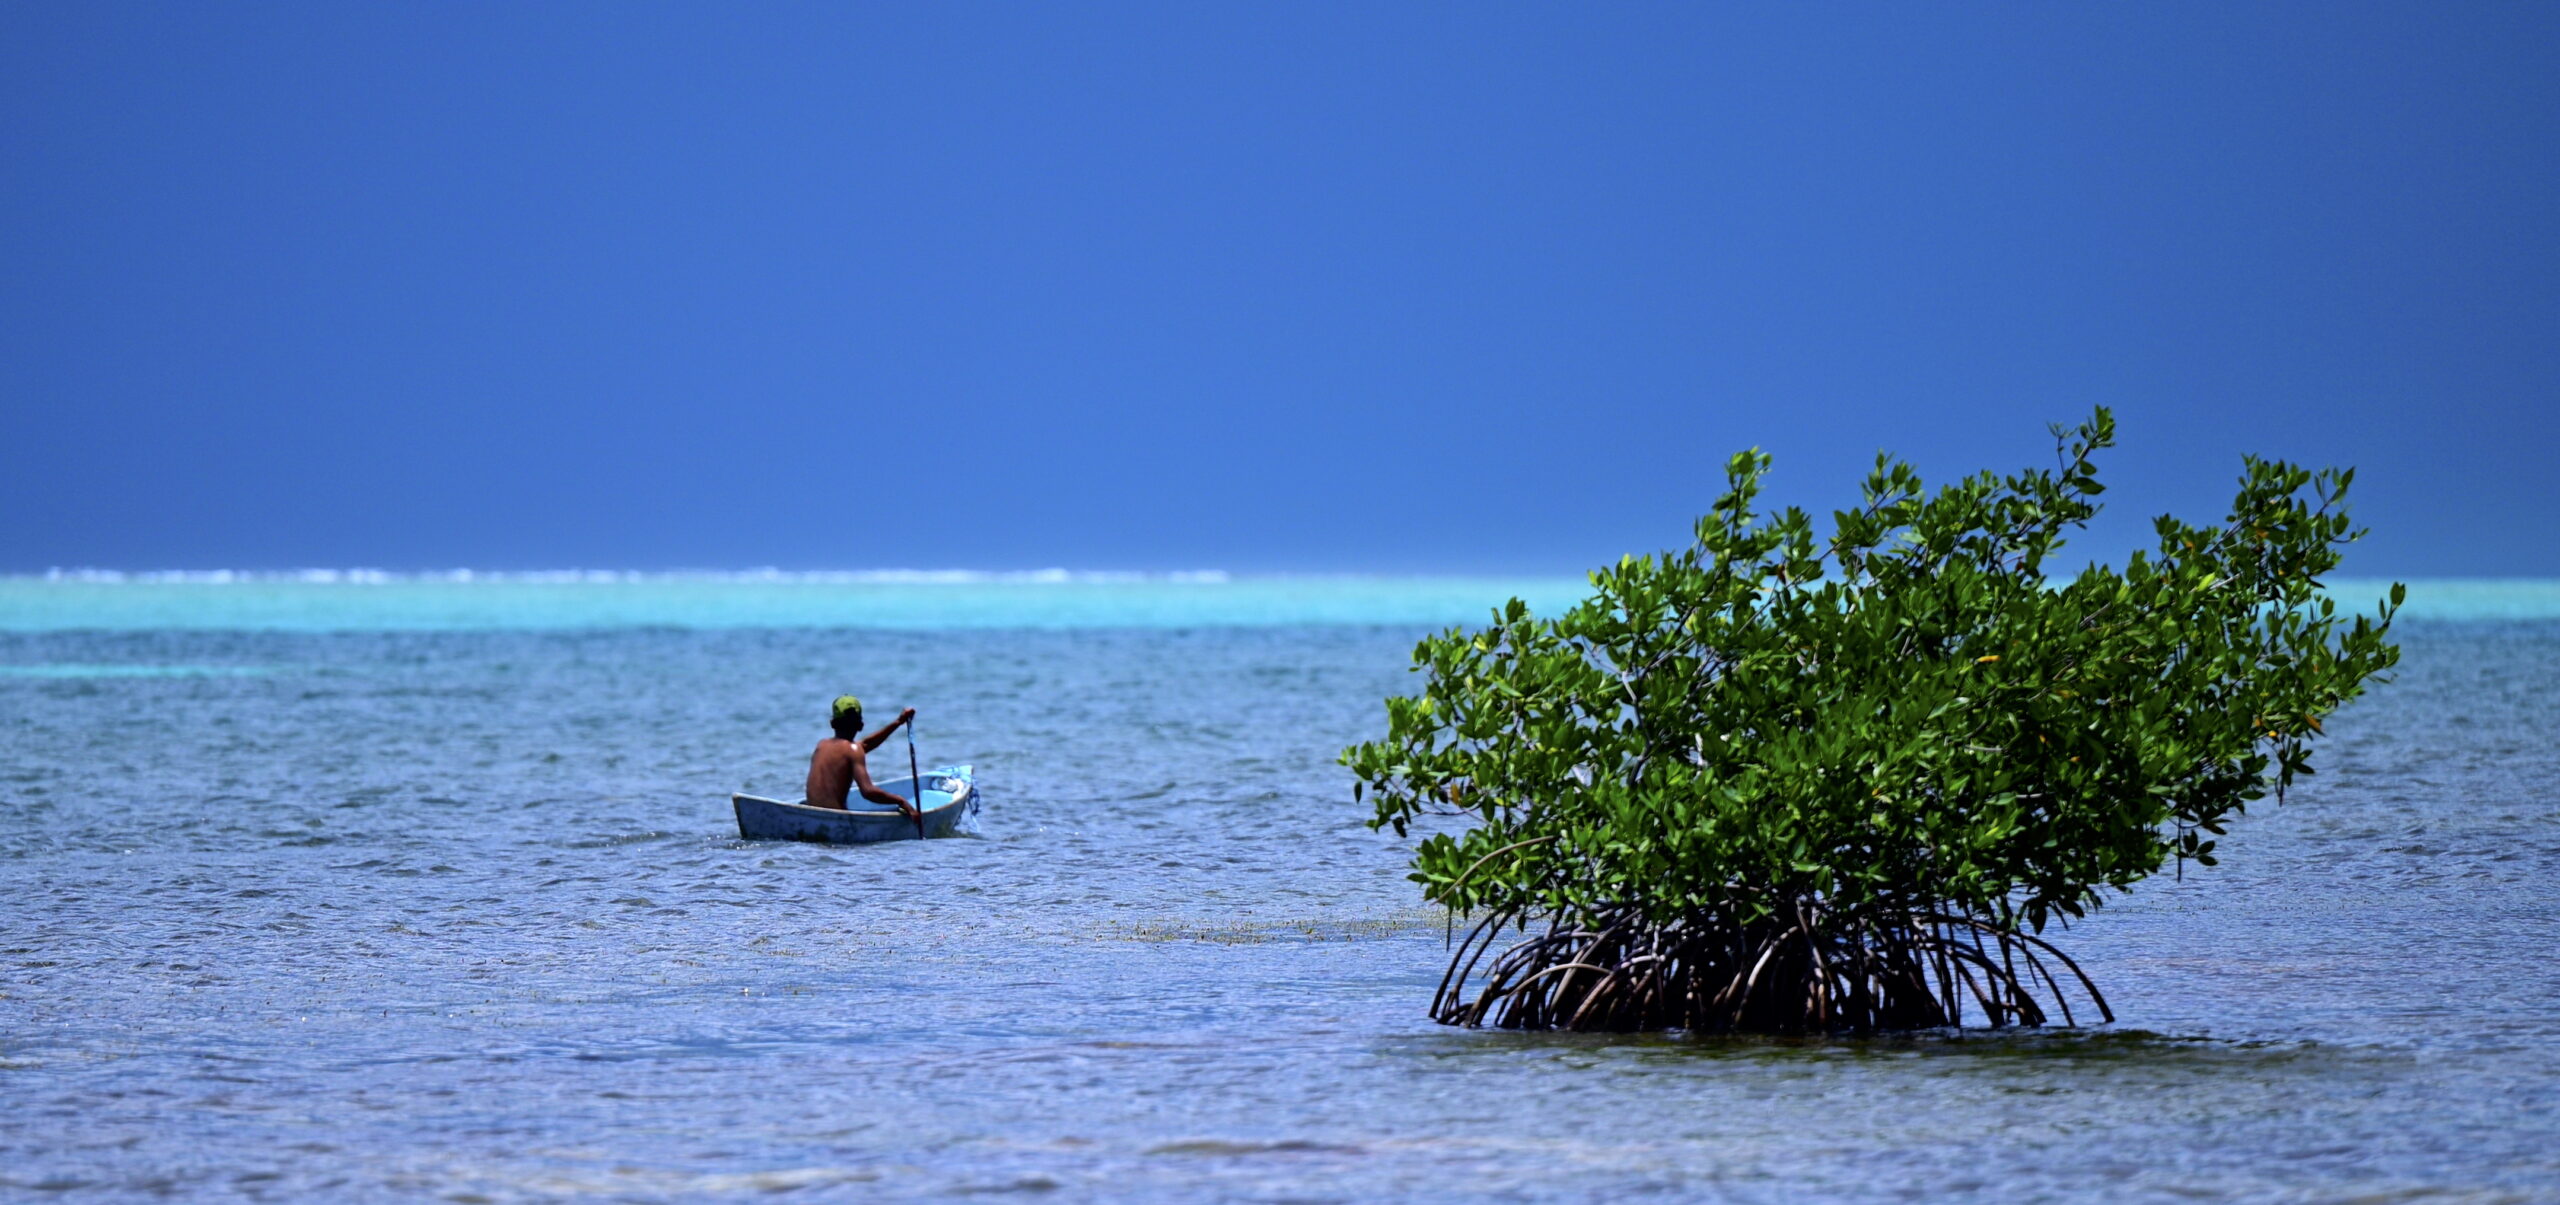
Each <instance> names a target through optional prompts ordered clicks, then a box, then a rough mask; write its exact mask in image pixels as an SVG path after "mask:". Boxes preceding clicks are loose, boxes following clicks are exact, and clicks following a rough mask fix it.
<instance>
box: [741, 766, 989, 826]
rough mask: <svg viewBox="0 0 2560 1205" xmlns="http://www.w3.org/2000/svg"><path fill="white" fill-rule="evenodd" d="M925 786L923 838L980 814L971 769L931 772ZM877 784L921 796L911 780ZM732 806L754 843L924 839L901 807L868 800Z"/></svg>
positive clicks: (753, 799) (748, 800)
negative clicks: (838, 805)
mask: <svg viewBox="0 0 2560 1205" xmlns="http://www.w3.org/2000/svg"><path fill="white" fill-rule="evenodd" d="M924 783H925V789H924V791H923V794H922V798H923V800H924V804H925V808H924V832H923V833H922V834H921V835H922V836H926V837H949V836H954V835H956V834H957V833H958V832H959V831H960V818H961V817H962V816H964V815H967V814H968V813H970V812H973V811H975V810H977V806H978V790H977V784H976V783H975V782H974V781H972V780H971V777H970V770H969V767H967V766H954V767H950V768H947V769H942V770H933V771H928V772H927V773H926V774H925V776H924ZM878 785H879V787H880V789H882V790H884V791H888V792H890V793H892V794H896V795H903V796H905V797H907V798H909V799H915V798H918V794H917V792H916V790H915V785H916V782H915V780H914V779H912V778H893V779H887V780H882V781H879V783H878ZM729 806H730V807H731V809H733V810H734V811H736V812H737V814H738V835H739V836H740V837H743V838H746V839H747V840H749V841H815V842H819V843H821V844H825V845H869V844H872V843H873V842H878V841H913V840H915V839H916V838H917V837H918V835H919V834H918V833H917V832H916V822H915V821H913V820H910V819H908V818H906V817H905V816H903V815H900V814H899V813H898V810H897V809H896V808H888V807H882V806H880V805H879V804H876V803H872V802H870V801H869V800H865V799H858V798H857V799H854V800H852V801H850V806H848V807H845V808H821V807H811V806H809V805H808V804H806V803H802V802H799V801H797V800H781V799H766V798H763V797H762V796H757V795H732V796H730V797H729Z"/></svg>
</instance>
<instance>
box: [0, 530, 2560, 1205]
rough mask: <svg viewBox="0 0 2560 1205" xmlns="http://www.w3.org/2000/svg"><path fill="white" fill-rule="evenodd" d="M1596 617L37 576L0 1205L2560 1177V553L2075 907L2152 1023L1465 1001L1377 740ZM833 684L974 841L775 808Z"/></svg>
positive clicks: (2293, 1184) (0, 888)
mask: <svg viewBox="0 0 2560 1205" xmlns="http://www.w3.org/2000/svg"><path fill="white" fill-rule="evenodd" d="M1574 592H1575V591H1574V584H1573V583H1570V582H1565V583H1508V582H1468V581H1446V580H1440V581H1396V580H1379V579H1367V580H1361V579H1343V580H1323V579H1294V580H1293V579H1275V580H1269V581H1260V580H1249V579H1239V580H1233V581H1229V580H1224V579H1221V578H1218V577H1216V576H1215V575H1203V576H1198V577H1188V578H1164V579H1126V580H1123V579H1093V578H1081V577H1074V576H1071V575H1066V576H1057V577H1046V576H1033V577H1026V578H983V579H982V578H959V577H955V578H949V579H944V578H933V577H915V578H903V577H887V578H883V577H871V576H863V575H849V576H843V577H835V578H829V577H810V576H797V577H794V576H785V575H773V576H768V577H757V576H754V575H732V576H724V577H694V578H688V577H674V578H638V577H629V576H621V575H556V576H533V577H519V578H508V579H499V580H494V581H493V580H488V579H487V578H485V576H484V577H478V578H475V577H471V576H469V575H452V576H449V577H442V578H434V579H412V578H390V577H386V576H384V575H361V574H359V575H336V574H332V575H307V576H305V577H302V578H286V579H273V578H250V577H234V576H232V575H194V576H177V577H164V578H117V577H115V576H113V575H76V576H70V577H60V578H55V579H50V580H49V579H41V578H36V579H27V578H21V579H8V580H5V581H0V1198H6V1199H10V1200H64V1201H86V1200H152V1199H185V1200H219V1199H244V1200H332V1201H367V1200H397V1201H455V1202H488V1201H551V1200H604V1201H654V1200H694V1199H704V1198H716V1197H742V1198H743V1197H763V1196H766V1195H769V1194H776V1193H781V1194H787V1198H786V1199H792V1200H874V1199H898V1198H913V1197H952V1196H961V1195H979V1194H984V1195H988V1196H992V1197H994V1198H995V1199H1010V1198H1014V1197H1020V1198H1025V1199H1037V1200H1048V1201H1084V1200H1113V1201H1124V1200H1135V1201H1150V1200H1164V1201H1193V1200H1209V1199H1227V1200H1247V1201H1368V1200H1377V1199H1448V1200H1531V1201H1544V1200H1564V1201H1597V1200H1612V1201H1614V1200H1624V1199H1630V1198H1645V1197H1651V1198H1657V1199H1664V1200H1684V1201H1685V1200H1730V1201H1746V1202H1763V1201H1765V1202H1798V1201H1825V1200H1840V1201H1873V1200H1898V1199H1910V1200H1931V1201H1940V1200H1957V1201H1962V1200H1982V1201H1993V1200H1996V1201H2003V1202H2012V1201H2037V1200H2091V1199H2104V1200H2127V1201H2178V1202H2196V1201H2206V1202H2222V1201H2233V1202H2237V1201H2305V1202H2310V1201H2323V1202H2325V1201H2373V1202H2389V1201H2431V1202H2432V1201H2453V1202H2506V1201H2514V1202H2525V1201H2553V1200H2560V900H2555V896H2554V891H2555V888H2560V748H2555V741H2560V585H2553V584H2549V583H2540V584H2536V583H2521V584H2519V583H2417V584H2415V585H2413V588H2412V600H2411V603H2410V609H2409V612H2408V618H2406V619H2405V620H2404V622H2403V623H2402V624H2401V626H2400V628H2399V633H2400V636H2401V639H2402V643H2403V644H2404V646H2405V648H2406V657H2405V661H2404V664H2403V666H2402V668H2401V670H2400V672H2399V674H2398V681H2396V682H2394V683H2392V684H2390V685H2388V686H2385V687H2382V688H2380V689H2379V690H2377V691H2376V693H2374V694H2373V695H2372V696H2371V697H2369V698H2367V699H2365V700H2363V701H2360V702H2358V703H2356V704H2354V705H2352V706H2350V707H2349V708H2348V709H2347V710H2346V711H2344V712H2342V713H2341V714H2340V715H2339V716H2338V717H2337V718H2336V719H2335V720H2334V721H2333V722H2332V723H2331V724H2330V734H2331V735H2330V739H2329V741H2328V743H2327V744H2326V745H2324V746H2322V747H2321V749H2320V752H2319V760H2318V765H2319V768H2320V773H2319V774H2318V776H2317V777H2316V778H2314V779H2312V780H2310V781H2309V782H2308V783H2306V784H2305V785H2304V786H2303V788H2302V789H2300V790H2298V791H2297V792H2296V793H2295V794H2294V796H2293V798H2292V799H2291V800H2290V801H2289V802H2286V803H2284V804H2282V805H2277V804H2276V803H2274V802H2273V801H2269V802H2267V803H2265V804H2263V805H2260V806H2259V807H2258V808H2256V809H2254V810H2253V811H2252V813H2251V814H2250V815H2249V816H2248V817H2246V818H2245V819H2244V820H2243V821H2242V822H2241V823H2240V824H2239V825H2238V826H2237V827H2236V828H2235V829H2234V830H2233V832H2232V834H2231V836H2230V837H2229V838H2228V839H2227V840H2226V841H2225V842H2224V845H2223V850H2222V852H2223V855H2224V857H2223V861H2222V864H2221V865H2220V866H2218V867H2215V868H2212V869H2198V868H2195V867H2190V868H2189V870H2188V873H2187V874H2186V875H2185V877H2184V879H2183V881H2179V880H2176V879H2173V878H2171V877H2167V876H2163V877H2161V878H2159V879H2157V880H2154V881H2151V882H2147V883H2144V884H2142V885H2141V886H2140V887H2139V888H2137V889H2136V890H2135V891H2134V892H2133V893H2132V894H2131V895H2129V896H2126V897H2124V898H2122V899H2120V900H2119V901H2117V902H2116V903H2114V904H2113V905H2111V906H2110V907H2108V908H2107V909H2105V910H2104V911H2102V912H2101V913H2100V914H2098V915H2096V916H2095V917H2093V918H2091V919H2090V920H2088V921H2087V922H2085V923H2082V924H2080V925H2079V926H2077V927H2076V928H2075V929H2074V930H2073V931H2071V932H2070V933H2068V934H2066V935H2062V936H2060V937H2059V938H2058V939H2057V940H2059V941H2061V942H2062V943H2063V945H2064V948H2065V949H2067V950H2068V951H2070V952H2071V953H2072V954H2074V955H2075V956H2076V957H2077V958H2079V959H2080V961H2081V962H2082V964H2083V965H2084V966H2085V967H2086V968H2087V969H2088V970H2089V971H2090V973H2091V974H2092V975H2093V976H2094V977H2095V978H2096V979H2097V981H2098V982H2099V984H2100V985H2101V986H2102V987H2103V988H2104V989H2105V990H2106V991H2107V992H2108V994H2109V996H2110V997H2111V1000H2112V1002H2113V1004H2114V1005H2115V1009H2116V1013H2117V1016H2118V1021H2117V1022H2116V1023H2115V1024H2113V1025H2109V1026H2103V1027H2097V1028H2089V1029H2080V1030H2057V1031H2045V1032H2036V1033H2026V1034H2016V1033H2010V1034H1990V1033H1984V1032H1980V1031H1972V1032H1965V1033H1961V1034H1929V1035H1921V1036H1914V1037H1900V1038H1891V1039H1878V1040H1871V1041H1765V1040H1712V1041H1701V1040H1690V1039H1683V1038H1678V1037H1661V1036H1657V1037H1643V1038H1600V1037H1560V1036H1534V1035H1519V1034H1509V1033H1484V1032H1466V1031H1459V1030H1452V1029H1447V1028H1443V1027H1441V1026H1438V1025H1435V1024H1433V1023H1432V1022H1430V1021H1429V1020H1428V1019H1427V1018H1426V1017H1425V1016H1424V1015H1423V1007H1424V1005H1425V1003H1426V1002H1427V1000H1428V998H1429V996H1430V994H1431V991H1432V987H1433V985H1434V984H1435V983H1436V982H1437V980H1438V978H1439V975H1440V972H1441V970H1442V960H1443V957H1444V946H1443V942H1444V938H1445V933H1444V929H1443V923H1442V918H1441V917H1440V916H1439V915H1437V914H1435V913H1433V912H1430V911H1428V910H1425V909H1423V908H1421V907H1419V906H1418V898H1417V896H1416V894H1415V889H1414V887H1413V885H1412V884H1410V883H1409V882H1407V881H1406V880H1405V878H1404V873H1405V868H1404V860H1405V855H1406V850H1405V848H1404V846H1403V845H1402V844H1401V843H1399V842H1398V841H1397V840H1396V839H1394V838H1393V837H1392V836H1391V835H1384V834H1379V833H1373V832H1371V831H1369V830H1368V829H1367V828H1366V827H1365V826H1364V825H1363V824H1362V823H1361V822H1362V820H1363V819H1364V818H1365V816H1366V810H1365V809H1364V808H1362V807H1360V806H1357V805H1355V804H1354V803H1353V802H1352V799H1351V783H1350V780H1349V779H1348V777H1347V776H1346V775H1345V773H1344V772H1343V771H1342V770H1341V769H1340V768H1339V767H1338V766H1336V765H1335V764H1334V756H1335V754H1336V752H1337V751H1338V750H1339V749H1340V748H1341V747H1342V746H1343V745H1344V744H1345V743H1347V742H1350V741H1353V740H1357V739H1362V738H1365V737H1367V736H1370V735H1373V734H1375V733H1376V732H1377V731H1378V730H1379V729H1380V727H1381V726H1382V722H1383V721H1382V712H1381V709H1380V706H1379V700H1380V699H1381V698H1382V697H1384V696H1385V695H1387V694H1390V693H1397V692H1402V691H1405V690H1408V689H1410V688H1411V684H1412V683H1413V681H1414V679H1413V678H1412V677H1411V676H1410V675H1409V674H1408V673H1407V672H1406V671H1405V668H1404V667H1405V664H1406V661H1407V654H1408V653H1409V651H1410V649H1411V646H1412V644H1413V642H1414V640H1415V638H1416V637H1417V636H1418V635H1419V634H1421V633H1422V632H1423V631H1425V630H1428V629H1429V628H1431V627H1434V626H1437V625H1441V624H1445V623H1449V622H1464V621H1467V620H1469V619H1472V618H1475V617H1477V616H1479V615H1480V614H1481V612H1482V610H1483V608H1485V607H1489V606H1491V605H1492V604H1494V603H1497V602H1499V601H1500V600H1501V599H1502V598H1503V597H1505V596H1507V595H1508V594H1511V593H1523V594H1527V595H1529V596H1531V599H1532V601H1533V602H1536V603H1538V604H1539V605H1541V606H1553V605H1557V604H1558V603H1560V602H1561V601H1563V600H1565V599H1569V598H1571V597H1572V596H1573V594H1574ZM847 691H851V692H855V693H859V694H861V695H862V696H863V697H864V698H865V699H866V700H869V701H870V702H871V705H872V708H873V710H874V711H875V713H878V714H880V715H882V716H885V715H887V714H889V713H890V712H891V711H893V710H894V708H896V707H899V706H910V705H911V706H914V707H917V708H918V709H919V711H920V719H919V724H918V733H919V739H920V742H921V747H920V754H921V756H922V758H923V759H924V760H925V761H926V762H928V763H933V762H944V763H951V762H967V763H973V764H975V765H976V767H977V768H978V775H979V781H980V783H981V785H982V787H983V788H984V791H985V795H986V805H985V810H984V813H983V814H982V816H981V817H980V821H979V827H980V832H979V834H978V835H977V836H975V837H973V838H968V839H959V840H948V841H935V842H929V843H914V842H908V843H900V844H894V845H884V846H874V847H859V848H826V847H818V846H806V845H793V844H759V843H749V842H743V841H741V840H739V839H738V837H737V833H736V830H735V827H734V825H733V823H732V820H731V817H730V813H729V806H728V802H727V800H728V795H729V794H730V792H732V791H737V790H740V789H747V790H752V791H756V792H758V793H767V794H790V795H796V792H797V788H798V785H799V783H800V779H801V775H802V773H803V770H804V768H805V764H806V757H807V754H808V750H809V747H810V745H811V744H812V743H813V742H814V741H815V740H816V739H817V738H818V737H819V736H821V735H822V734H823V731H824V724H823V721H824V718H825V708H826V703H827V700H828V699H830V698H831V697H832V696H834V695H836V694H839V693H843V692H847ZM883 755H884V756H887V757H889V758H891V759H892V760H896V761H899V762H900V763H901V764H903V759H904V747H903V745H900V744H898V743H896V742H892V744H891V745H890V746H888V747H887V748H886V749H884V750H883ZM899 772H900V773H903V769H901V770H900V771H899Z"/></svg>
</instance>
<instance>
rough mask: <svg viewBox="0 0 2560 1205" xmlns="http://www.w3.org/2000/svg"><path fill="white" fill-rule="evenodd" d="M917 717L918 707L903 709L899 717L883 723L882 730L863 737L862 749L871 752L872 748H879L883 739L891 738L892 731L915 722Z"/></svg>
mask: <svg viewBox="0 0 2560 1205" xmlns="http://www.w3.org/2000/svg"><path fill="white" fill-rule="evenodd" d="M915 718H916V709H915V708H913V707H910V708H908V709H906V710H905V711H901V712H899V713H898V718H896V719H894V720H891V721H889V722H888V723H886V724H882V725H881V726H880V731H878V732H874V733H872V734H871V735H869V736H866V737H864V738H862V751H863V752H865V753H869V752H871V751H872V750H874V749H877V748H879V747H880V742H882V741H885V740H887V739H889V734H890V733H892V732H896V731H897V730H898V729H899V728H900V727H902V726H904V725H907V724H912V723H914V722H915Z"/></svg>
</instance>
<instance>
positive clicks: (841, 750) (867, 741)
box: [809, 695, 916, 820]
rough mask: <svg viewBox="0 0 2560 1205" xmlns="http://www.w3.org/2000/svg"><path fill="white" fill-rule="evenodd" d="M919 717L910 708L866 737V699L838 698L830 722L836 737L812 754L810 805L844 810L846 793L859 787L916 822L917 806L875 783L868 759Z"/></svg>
mask: <svg viewBox="0 0 2560 1205" xmlns="http://www.w3.org/2000/svg"><path fill="white" fill-rule="evenodd" d="M915 718H916V709H915V708H913V707H910V708H908V709H906V710H905V711H901V712H899V713H898V718H897V719H894V720H891V721H889V722H888V723H887V724H886V725H883V726H882V727H881V729H880V731H878V732H874V733H872V734H871V735H869V736H864V735H862V700H860V699H857V698H854V697H853V696H852V695H839V696H837V698H836V707H835V715H834V717H833V718H832V719H831V720H830V721H829V724H830V726H832V727H833V728H834V729H835V730H836V734H835V735H834V736H831V737H828V738H827V739H825V740H823V741H819V742H818V750H817V752H815V753H812V754H810V755H809V806H811V807H821V808H836V809H839V810H842V809H843V807H844V801H845V795H846V793H847V792H848V791H850V790H852V789H854V788H856V787H859V788H861V790H862V797H863V798H865V799H868V800H870V801H871V802H873V803H885V804H887V805H889V806H890V807H893V808H896V809H898V814H899V815H901V816H904V817H906V818H908V819H910V820H913V819H915V818H916V809H915V806H914V805H913V804H910V803H908V802H907V801H906V800H904V799H901V798H899V797H898V796H896V795H894V794H892V793H890V792H888V791H883V790H881V789H880V788H878V787H876V786H873V785H872V784H871V766H870V764H869V761H868V759H867V758H866V756H865V755H866V754H869V753H870V752H871V751H872V750H874V749H877V748H879V747H880V742H882V741H885V740H887V739H889V734H890V733H892V732H896V731H897V730H898V729H899V728H900V727H901V726H903V725H905V724H908V723H910V722H912V721H913V720H914V719H915Z"/></svg>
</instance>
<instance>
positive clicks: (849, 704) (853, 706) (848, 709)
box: [827, 695, 862, 721]
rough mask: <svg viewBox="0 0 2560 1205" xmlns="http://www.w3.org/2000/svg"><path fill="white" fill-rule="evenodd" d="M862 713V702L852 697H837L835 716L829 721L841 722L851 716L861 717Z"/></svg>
mask: <svg viewBox="0 0 2560 1205" xmlns="http://www.w3.org/2000/svg"><path fill="white" fill-rule="evenodd" d="M861 712H862V700H860V699H857V698H854V697H853V696H852V695H837V696H836V710H835V714H833V715H831V716H828V717H827V719H828V720H830V721H834V720H841V719H843V718H845V717H846V716H849V715H859V714H861Z"/></svg>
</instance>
